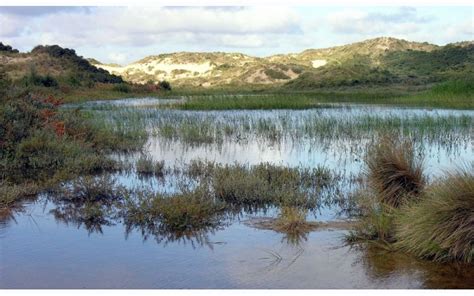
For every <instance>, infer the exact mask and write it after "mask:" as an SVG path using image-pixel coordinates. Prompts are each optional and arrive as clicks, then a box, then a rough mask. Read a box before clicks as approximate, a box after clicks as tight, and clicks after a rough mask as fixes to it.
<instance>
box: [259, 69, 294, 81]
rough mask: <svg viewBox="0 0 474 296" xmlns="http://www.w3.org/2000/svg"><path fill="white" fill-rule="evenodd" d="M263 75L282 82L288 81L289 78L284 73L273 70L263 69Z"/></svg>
mask: <svg viewBox="0 0 474 296" xmlns="http://www.w3.org/2000/svg"><path fill="white" fill-rule="evenodd" d="M264 73H265V75H267V76H268V77H270V78H272V79H282V80H287V79H290V77H289V76H288V75H286V74H285V73H283V72H280V71H277V70H274V69H265V71H264Z"/></svg>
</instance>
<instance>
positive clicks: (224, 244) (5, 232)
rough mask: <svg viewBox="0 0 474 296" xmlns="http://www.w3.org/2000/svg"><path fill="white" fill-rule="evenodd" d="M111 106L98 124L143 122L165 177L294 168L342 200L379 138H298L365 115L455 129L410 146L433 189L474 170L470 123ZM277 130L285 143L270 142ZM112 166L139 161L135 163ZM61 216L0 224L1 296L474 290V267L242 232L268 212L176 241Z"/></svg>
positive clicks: (352, 110) (167, 186)
mask: <svg viewBox="0 0 474 296" xmlns="http://www.w3.org/2000/svg"><path fill="white" fill-rule="evenodd" d="M151 103H153V102H151ZM98 104H104V105H105V106H106V107H107V106H108V105H107V103H98ZM113 104H114V108H113V109H111V110H109V111H107V108H105V109H104V108H99V109H100V110H99V111H98V112H111V113H114V114H113V117H114V118H115V119H114V120H120V118H121V117H120V116H124V117H123V118H122V120H123V121H124V122H127V120H129V118H130V114H131V113H130V112H138V113H133V114H134V115H133V116H134V117H136V116H137V114H138V117H139V118H141V120H142V121H143V122H144V123H146V126H145V125H144V126H145V127H146V129H147V130H148V131H149V132H150V133H151V134H152V136H150V138H149V140H148V142H147V144H146V146H145V150H146V151H147V152H148V153H149V154H150V155H151V156H152V157H153V158H155V159H156V160H165V164H166V166H167V168H168V169H171V168H172V167H174V166H178V167H183V166H185V165H186V164H188V163H189V162H190V161H192V160H195V159H204V160H212V161H216V162H220V163H234V162H239V163H246V164H258V163H261V162H270V163H275V164H281V165H286V166H291V167H296V166H300V167H315V166H318V165H324V166H326V167H328V168H330V169H331V170H332V171H333V172H334V173H337V174H339V175H341V176H343V178H342V179H343V181H344V180H345V181H347V182H346V183H344V182H343V183H344V184H346V185H344V186H343V188H344V190H345V191H349V190H352V187H351V186H347V184H350V183H351V182H349V181H348V180H349V179H351V178H353V177H355V176H358V175H359V173H360V171H361V169H362V168H363V162H362V157H363V151H364V150H365V147H366V145H367V144H369V143H370V142H371V141H373V134H374V133H376V132H377V130H376V129H374V128H373V127H370V128H368V129H367V130H363V129H362V128H360V127H359V130H357V131H350V132H349V131H348V130H347V129H348V128H350V124H346V125H341V126H335V127H334V129H336V128H342V127H343V128H344V130H338V131H337V132H334V133H333V131H331V130H328V131H327V134H318V133H319V132H318V131H311V130H310V131H306V132H298V131H301V130H302V129H303V128H308V126H309V125H307V123H308V122H313V123H314V122H316V121H314V120H318V121H317V124H319V122H323V120H330V119H332V118H340V119H341V120H343V119H344V120H347V121H348V122H349V121H351V120H353V121H354V122H356V121H357V120H358V118H359V119H360V118H366V116H367V115H370V116H374V117H380V118H392V119H393V118H402V119H403V120H406V119H407V118H411V117H413V116H422V117H423V118H428V117H429V118H430V120H431V119H433V118H451V119H450V120H451V121H449V122H451V123H449V124H446V125H445V126H429V125H427V126H425V127H424V128H418V129H417V130H416V133H415V132H414V133H408V134H407V135H408V136H410V137H412V138H413V139H414V141H415V142H416V143H417V145H418V146H417V147H418V148H419V149H422V151H423V154H424V155H425V162H426V168H427V171H428V172H429V175H430V177H431V178H436V177H437V176H438V175H440V174H441V173H442V171H443V170H446V169H451V168H454V167H456V166H458V165H461V164H463V163H469V162H472V161H473V159H474V158H473V156H474V151H473V145H472V141H473V139H472V132H473V130H472V120H474V112H473V111H451V110H436V111H430V110H424V109H401V108H387V107H354V106H352V107H344V108H328V109H317V110H305V111H289V110H279V111H219V112H217V111H212V112H195V111H193V112H188V111H176V110H161V109H154V108H142V107H143V106H145V105H146V106H148V105H150V102H149V101H143V102H142V101H140V100H129V101H127V102H126V103H121V102H118V103H117V102H113ZM122 105H127V106H139V107H140V109H139V111H127V112H129V113H126V112H123V111H121V110H120V109H117V106H122ZM127 108H128V107H127ZM104 114H105V113H104ZM427 116H428V117H427ZM462 116H464V117H466V116H467V118H468V121H467V126H466V125H465V123H466V121H464V125H463V124H460V125H459V126H457V125H456V122H457V121H456V120H452V118H458V117H462ZM127 118H128V119H127ZM261 119H263V120H267V123H271V124H273V125H274V126H270V128H269V129H267V127H268V126H266V128H265V130H264V132H263V133H262V134H261V135H259V129H258V126H257V125H256V123H257V122H259V121H260V120H261ZM469 119H470V120H469ZM167 120H174V121H173V124H174V125H175V126H180V124H183V122H191V123H197V122H200V123H203V122H204V123H205V124H208V125H209V126H210V127H212V128H213V130H212V135H213V138H212V140H211V141H207V142H200V141H193V142H190V141H188V140H187V138H183V137H180V136H177V137H173V138H166V137H164V136H163V135H161V134H160V133H159V132H157V131H158V130H159V128H160V125H162V124H163V122H166V121H167ZM312 120H313V121H312ZM364 120H365V119H364ZM371 120H372V119H371ZM243 122H248V123H249V126H250V128H249V129H248V130H243V129H242V126H243ZM364 122H365V121H364ZM417 122H418V121H417ZM223 123H227V124H234V125H238V126H236V127H235V130H236V131H237V133H234V134H230V135H228V136H222V135H220V134H218V133H216V132H215V131H216V130H217V129H216V127H219V126H221V125H222V124H223ZM275 126H276V129H277V130H276V132H277V133H279V134H280V137H277V138H273V137H268V131H269V130H272V129H274V128H275ZM312 126H315V125H314V124H313V125H312ZM318 126H320V125H318ZM410 128H411V127H410ZM397 129H400V127H397ZM117 157H120V158H125V159H134V158H136V157H137V155H127V156H123V155H121V156H117ZM114 177H115V178H117V180H118V182H119V183H120V184H123V185H126V186H127V187H152V188H154V189H155V190H166V191H175V190H177V189H176V188H175V185H176V184H175V183H176V181H175V180H176V179H175V177H173V175H172V174H170V175H168V176H166V177H165V179H164V180H162V181H159V180H157V179H154V178H153V179H148V180H144V179H141V178H138V176H137V175H135V174H133V173H132V174H125V173H121V174H115V175H114ZM60 206H61V205H58V204H55V203H54V202H51V201H50V200H49V199H48V198H47V196H40V197H39V198H38V199H37V200H36V201H33V202H30V203H26V204H25V205H24V207H23V209H20V210H17V211H14V212H13V213H12V214H10V215H4V216H1V217H0V244H1V245H0V250H1V252H0V263H1V264H0V287H1V288H83V287H84V288H474V283H473V281H472V279H473V278H474V268H473V267H472V265H471V266H462V265H455V264H436V263H431V262H426V261H421V260H417V259H415V258H412V257H410V256H408V255H405V254H399V253H393V252H387V251H384V250H381V249H377V248H375V247H374V246H365V247H361V248H355V247H350V246H347V245H345V243H344V235H345V234H346V233H347V230H341V229H324V230H318V231H314V232H310V233H308V234H307V235H306V236H302V237H299V238H296V239H295V238H290V237H286V236H285V235H284V234H281V233H277V232H274V231H272V230H262V229H256V228H252V227H250V226H248V224H247V223H245V221H246V220H248V219H252V218H254V217H255V216H274V215H275V214H276V213H277V212H278V211H277V210H272V209H270V210H268V211H267V212H263V211H262V212H258V213H252V214H250V213H246V212H245V211H244V212H242V213H241V214H240V215H236V216H233V217H231V218H229V219H228V220H226V222H225V223H224V224H222V225H221V226H219V227H216V228H214V229H208V230H207V231H203V232H200V233H194V234H189V235H177V234H173V233H157V232H153V231H150V230H149V229H141V228H139V227H132V228H127V227H126V226H125V225H124V223H123V221H122V219H121V218H120V217H113V215H111V216H110V217H109V218H110V219H108V220H107V221H101V222H99V223H98V225H92V226H91V225H86V224H84V223H82V222H80V221H78V220H76V219H74V218H75V217H74V214H73V212H72V214H71V215H69V216H68V217H66V218H63V219H59V218H57V216H55V215H54V210H55V209H58V208H59V207H60ZM339 211H340V207H339V205H337V204H335V205H329V206H324V207H322V208H320V210H319V211H318V212H317V213H316V215H315V214H314V213H311V214H310V216H311V219H315V220H317V221H333V220H335V219H340V218H341V216H340V215H338V212H339ZM343 218H344V217H343Z"/></svg>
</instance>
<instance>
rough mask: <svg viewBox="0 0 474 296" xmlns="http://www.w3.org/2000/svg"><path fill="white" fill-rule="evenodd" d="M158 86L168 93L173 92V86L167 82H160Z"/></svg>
mask: <svg viewBox="0 0 474 296" xmlns="http://www.w3.org/2000/svg"><path fill="white" fill-rule="evenodd" d="M158 86H159V87H160V89H164V90H168V91H169V90H171V84H170V83H169V82H168V81H166V80H163V81H160V82H158Z"/></svg>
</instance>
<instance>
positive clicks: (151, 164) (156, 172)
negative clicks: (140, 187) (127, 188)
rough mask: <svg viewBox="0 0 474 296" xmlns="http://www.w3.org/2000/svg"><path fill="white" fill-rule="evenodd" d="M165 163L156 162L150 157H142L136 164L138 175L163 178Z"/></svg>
mask: <svg viewBox="0 0 474 296" xmlns="http://www.w3.org/2000/svg"><path fill="white" fill-rule="evenodd" d="M164 169H165V162H164V160H163V161H154V160H153V159H152V158H151V157H150V156H146V155H141V156H140V158H139V159H138V160H137V163H136V170H137V173H138V174H140V175H146V176H152V175H153V176H163V175H164Z"/></svg>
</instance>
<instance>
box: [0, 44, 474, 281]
mask: <svg viewBox="0 0 474 296" xmlns="http://www.w3.org/2000/svg"><path fill="white" fill-rule="evenodd" d="M12 54H17V53H12ZM34 54H37V55H40V56H43V57H45V56H46V55H48V56H53V57H54V56H56V55H59V56H61V57H59V58H60V59H64V61H63V62H64V63H70V65H73V68H74V69H75V71H86V72H87V71H89V72H90V73H89V74H90V75H85V76H80V77H79V76H78V77H79V78H80V79H79V81H75V80H74V79H73V80H71V79H65V78H64V79H63V78H58V77H53V76H50V75H47V74H45V75H43V74H38V72H36V70H34V69H32V71H31V72H27V74H26V75H25V76H24V77H23V76H22V77H23V78H21V79H19V80H16V81H12V80H11V79H9V78H8V77H6V75H4V74H5V72H1V71H0V84H1V86H2V87H1V88H0V92H1V93H0V95H1V96H2V98H1V102H0V148H1V152H0V235H5V237H6V238H7V239H6V240H5V241H7V240H8V239H10V238H11V237H13V238H14V239H12V240H11V241H9V243H11V244H9V246H3V245H2V248H4V249H5V254H6V256H5V257H6V258H5V266H6V267H5V268H6V269H9V271H10V272H11V273H8V274H7V275H6V276H5V282H2V286H8V285H9V284H8V283H7V281H8V279H10V280H12V279H14V278H16V277H15V274H14V273H15V272H20V270H19V269H18V268H17V267H16V265H17V264H16V262H14V261H13V259H10V258H14V259H15V258H16V259H18V256H17V255H15V254H16V253H15V252H16V249H22V248H23V247H25V246H32V247H33V248H34V249H35V250H36V245H35V244H38V246H37V247H38V249H37V252H39V253H41V254H42V256H38V258H39V259H35V260H37V261H35V260H33V259H32V258H31V257H29V255H24V256H25V260H26V259H27V258H30V259H31V260H30V263H28V262H23V263H24V264H25V266H30V267H32V270H37V269H35V266H33V265H34V264H36V263H37V264H38V266H41V267H42V268H45V266H46V265H48V264H49V262H48V260H51V256H50V254H49V253H48V252H49V251H48V250H49V246H50V242H51V241H53V242H54V245H56V246H58V245H61V246H62V247H61V248H62V249H61V250H62V251H63V252H64V253H66V254H69V253H68V252H75V253H76V254H78V256H77V257H74V256H73V257H74V258H63V257H60V259H58V260H59V261H61V262H64V260H70V261H72V262H75V260H76V259H77V260H83V261H84V262H85V261H88V260H89V258H90V259H91V260H92V259H93V260H96V259H98V258H100V256H99V255H97V253H94V252H99V253H100V254H102V255H104V254H108V253H111V252H109V251H105V252H101V250H102V251H103V250H110V249H111V248H114V250H117V254H120V256H121V259H123V260H128V259H127V258H131V257H133V256H130V254H132V253H133V254H135V252H137V253H138V255H137V258H134V260H137V262H141V264H143V266H147V267H148V268H150V270H152V269H153V268H156V266H150V265H149V263H150V262H151V263H153V264H154V265H160V266H161V264H163V265H164V267H163V268H164V270H165V271H166V272H170V274H168V275H166V276H165V275H163V276H164V277H165V278H167V279H168V280H165V281H164V284H163V286H166V287H170V286H173V285H174V286H177V287H183V286H182V280H181V279H180V277H179V274H180V272H182V270H177V269H175V268H174V267H173V266H174V265H175V264H176V265H177V266H179V268H181V269H186V268H187V269H186V270H190V272H192V273H193V274H194V275H196V277H197V278H199V281H200V282H201V281H203V282H206V280H208V279H209V278H208V277H206V276H203V275H202V274H201V273H200V271H199V270H197V269H193V268H190V267H189V265H191V263H192V264H195V265H196V266H202V265H213V264H210V263H209V262H214V263H215V265H213V266H211V267H209V268H215V270H214V272H215V274H216V280H218V281H221V282H222V283H224V284H223V286H227V285H229V286H232V284H234V285H236V286H238V287H241V285H240V284H241V283H253V284H255V285H253V286H252V285H251V286H252V287H254V286H259V285H261V286H265V284H262V283H259V284H258V285H257V284H256V282H255V281H256V280H262V281H264V280H263V279H264V278H265V276H268V277H269V278H270V279H271V280H273V283H274V284H275V285H276V286H278V283H279V281H283V282H284V279H282V278H281V277H278V276H275V275H267V274H265V273H261V272H257V273H258V275H257V276H255V277H254V278H248V277H247V275H241V274H239V277H240V280H241V281H242V282H241V283H237V284H236V283H231V284H229V279H228V278H226V274H227V273H228V272H234V271H235V269H236V268H235V266H236V264H237V263H238V264H243V265H245V266H246V268H247V269H248V270H258V268H261V267H262V265H265V264H267V263H268V265H267V266H265V268H264V269H265V270H278V268H280V267H281V266H282V265H284V264H287V267H286V268H288V269H290V268H296V267H297V269H292V270H293V271H295V272H296V273H297V274H298V275H299V277H301V278H304V274H301V272H303V271H307V270H308V268H314V266H311V267H309V266H307V265H305V262H306V261H311V260H313V261H315V262H319V263H320V264H321V266H332V264H331V263H334V262H335V261H331V260H341V262H342V261H344V262H346V261H347V262H348V263H347V264H349V265H350V266H345V271H344V272H346V271H347V272H349V273H350V274H347V275H346V276H347V277H352V276H354V275H353V274H357V275H359V276H361V275H365V276H366V277H365V276H361V277H363V278H362V279H360V278H358V279H357V280H361V281H362V282H363V283H364V284H365V287H369V286H370V287H371V286H374V287H385V286H387V281H386V280H385V278H386V277H387V273H388V274H389V275H388V277H389V278H390V279H395V280H399V281H400V282H402V283H403V286H407V287H412V286H416V287H424V286H429V287H433V286H436V285H439V286H441V287H449V286H450V285H451V286H453V287H471V288H472V286H469V285H470V284H469V281H467V280H466V278H470V277H471V275H472V274H473V269H472V262H473V261H472V259H473V255H474V251H473V241H474V232H473V229H474V225H473V224H472V222H473V217H474V212H473V209H474V205H473V200H474V199H473V193H474V188H473V175H472V171H473V170H472V169H473V165H474V163H473V162H472V159H473V150H472V135H473V126H474V113H473V112H474V111H473V108H474V105H473V102H474V101H473V99H472V94H473V92H474V90H473V88H472V84H471V83H470V82H469V81H467V82H466V81H465V80H463V79H452V80H448V81H445V82H443V83H434V84H433V85H429V87H419V86H413V88H411V87H410V88H409V87H407V86H401V87H395V86H392V87H385V86H383V85H378V86H377V87H374V88H366V87H365V86H360V87H356V88H346V86H344V85H342V86H341V87H334V88H327V89H320V90H319V89H317V90H314V89H313V90H311V89H301V91H295V90H290V89H288V87H282V88H281V89H277V90H275V88H272V89H270V88H263V87H262V88H255V89H247V90H245V91H240V90H241V89H239V92H238V93H237V92H235V90H233V89H225V90H219V89H217V90H216V89H214V90H202V89H201V90H198V89H194V90H192V91H187V90H186V89H183V88H181V89H179V88H177V89H176V88H174V87H173V88H171V86H170V85H169V84H166V83H164V82H163V84H162V85H155V84H153V83H148V84H145V85H141V86H139V85H134V84H131V83H126V82H123V81H121V80H117V79H118V78H117V77H114V76H109V74H107V73H105V72H103V71H98V70H94V69H93V68H89V67H88V66H87V65H86V64H84V61H83V60H81V59H77V57H76V56H75V54H74V52H70V51H64V52H63V51H62V50H61V49H60V48H59V49H58V48H56V47H52V48H49V47H47V48H39V49H37V50H36V51H35V53H34ZM71 67H72V66H71ZM84 67H85V68H84ZM10 70H11V69H10ZM33 70H34V71H33ZM2 73H3V74H2ZM22 73H23V72H22ZM28 73H29V74H28ZM73 73H75V72H73ZM269 73H272V75H278V74H275V73H273V72H269ZM376 74H377V73H376ZM378 74H380V73H378ZM378 74H377V75H378ZM278 77H282V76H278ZM303 78H304V77H303ZM303 78H302V79H303ZM299 82H300V83H302V81H301V79H300V81H299ZM303 82H304V81H303ZM77 83H78V85H76V86H74V84H77ZM89 84H90V85H89ZM89 86H90V87H89ZM165 89H166V91H165ZM171 89H173V90H172V91H171ZM96 94H97V95H96ZM157 94H158V95H159V96H160V99H155V98H143V99H140V98H139V97H142V96H148V95H153V96H156V95H157ZM60 97H64V99H59V98H60ZM121 97H124V98H128V99H125V100H107V101H91V100H92V99H94V98H103V99H112V98H121ZM86 101H87V102H86ZM89 101H91V102H89ZM72 102H73V103H72ZM459 166H464V169H457V168H458V167H459ZM51 217H53V218H54V219H50V218H51ZM25 221H26V222H25ZM32 224H34V225H37V226H38V228H41V229H44V231H45V233H46V234H45V236H44V239H45V241H47V242H42V239H43V237H42V236H41V235H38V234H37V233H36V232H35V231H36V230H34V229H33V230H32V229H30V228H28V227H27V226H25V225H32ZM71 226H72V227H71ZM25 227H26V228H25ZM35 227H36V226H35ZM12 229H22V230H23V231H19V232H15V233H13V231H12ZM330 230H331V231H330ZM9 231H10V232H9ZM5 233H7V234H5ZM12 233H13V234H12ZM83 234H86V235H84V236H83ZM30 235H31V237H30ZM72 237H74V242H76V243H77V245H71V244H70V245H68V246H67V247H65V246H64V245H62V244H63V241H66V242H70V241H71V239H72ZM2 239H3V237H2ZM149 240H151V241H153V242H152V243H150V242H148V241H149ZM31 241H33V245H29V243H26V242H31ZM91 241H93V242H94V243H93V244H91V245H93V246H94V247H95V246H96V245H97V246H100V248H98V249H89V248H88V247H87V246H89V242H91ZM187 244H191V246H192V248H191V249H190V248H189V247H188V246H187ZM5 245H6V244H5ZM156 245H159V246H167V249H166V250H164V251H162V252H157V249H156ZM329 245H330V246H331V248H329V247H328V246H329ZM255 246H258V247H255ZM275 246H276V247H275ZM313 247H316V248H319V249H317V250H312V248H313ZM67 248H70V249H67ZM101 248H102V249H101ZM277 248H279V249H278V250H277ZM338 248H339V249H341V250H342V251H338V250H339V249H338ZM97 250H99V251H97ZM282 250H286V251H285V252H289V254H286V255H287V257H285V256H286V255H285V254H282V253H283V251H282ZM306 250H308V252H312V253H309V254H305V252H306ZM311 250H312V251H311ZM361 250H362V251H361ZM213 252H216V253H213ZM220 252H222V253H220ZM291 252H293V253H291ZM322 252H326V253H328V254H329V255H328V256H325V257H328V258H329V259H328V261H327V262H326V261H324V262H322V261H318V260H321V259H318V258H321V253H322ZM33 253H34V252H33ZM380 253H384V254H385V257H384V259H383V260H388V262H391V263H383V264H382V263H381V262H380V260H381V259H380V258H379V259H376V260H374V259H373V258H374V257H376V258H378V257H377V256H379V255H380ZM150 254H153V256H157V257H156V258H158V259H156V258H154V257H152V255H150ZM214 254H216V255H214ZM347 254H349V255H347ZM9 255H11V256H9ZM58 256H61V255H58ZM110 256H112V255H110ZM214 256H215V257H214ZM305 256H308V257H306V259H308V260H299V259H298V258H300V257H301V258H305ZM332 256H333V257H332ZM346 257H347V258H346ZM359 257H362V258H359ZM48 258H49V259H48ZM84 258H86V259H84ZM166 258H174V259H173V260H172V261H169V262H168V261H167V260H168V259H166ZM249 258H250V259H249ZM387 258H389V259H387ZM407 258H410V259H407ZM43 259H44V260H43ZM109 259H110V258H109ZM155 259H156V260H155ZM18 260H20V259H18ZM298 260H299V261H298ZM390 260H393V262H392V261H390ZM410 260H412V261H410ZM59 261H58V262H59ZM99 261H100V260H98V262H99ZM409 261H410V262H409ZM111 262H122V261H121V260H117V258H113V260H109V261H107V264H109V266H108V268H113V267H111V266H110V264H111ZM167 262H168V263H167ZM361 262H362V263H361ZM413 262H416V263H413ZM438 262H443V264H445V266H443V268H440V265H437V264H438ZM76 263H77V262H76ZM89 263H91V262H89ZM156 263H158V264H156ZM2 264H3V263H2ZM29 264H32V265H29ZM52 264H53V265H54V262H53V263H52ZM91 264H92V263H91ZM95 264H97V263H95ZM117 264H119V263H117ZM128 264H129V265H130V266H132V268H131V269H132V270H135V271H136V270H142V269H141V268H142V267H141V266H140V267H137V266H134V263H133V262H132V263H128ZM351 264H352V265H351ZM386 264H389V265H390V266H387V265H386ZM397 264H400V265H397ZM79 265H81V264H79V263H78V266H79ZM335 265H337V264H335ZM81 266H82V265H81ZM229 266H231V267H230V270H231V271H229V270H228V269H229ZM58 268H59V267H58ZM96 268H98V269H100V268H99V267H98V266H96ZM127 268H128V266H127ZM127 268H124V270H127ZM328 268H329V267H328ZM6 269H5V270H6ZM153 270H154V269H153ZM387 270H389V271H388V272H387ZM393 270H396V271H397V272H391V271H393ZM440 270H442V271H443V272H444V271H446V270H448V271H449V274H450V276H448V277H447V279H445V281H439V280H438V281H433V280H432V279H433V277H434V278H437V277H439V276H440V272H441V271H440ZM336 271H337V270H336ZM339 271H340V270H339ZM454 271H455V272H454ZM157 272H159V271H157ZM246 272H247V271H246ZM246 272H245V273H246ZM138 273H140V272H138ZM262 274H265V275H264V276H262ZM276 274H278V273H276ZM280 274H281V273H280ZM400 274H401V275H402V276H400ZM405 274H407V275H408V276H407V277H409V276H410V275H417V276H414V277H413V278H410V279H406V278H405V277H403V276H404V275H405ZM420 274H421V276H420ZM96 275H97V274H96ZM42 277H44V278H45V279H46V280H45V282H48V283H51V281H52V278H48V275H42ZM351 279H353V278H351ZM0 280H1V279H0ZM147 280H149V281H147V285H150V286H156V285H160V284H156V283H155V282H153V281H154V279H152V278H148V279H147ZM87 281H89V283H93V282H94V280H93V279H87ZM330 281H331V279H325V282H321V283H319V284H321V285H322V286H324V285H325V284H327V283H328V282H330ZM152 282H153V284H151V283H152ZM264 282H265V283H266V280H265V281H264ZM297 282H298V281H295V282H294V283H297ZM343 282H344V281H343ZM434 282H436V283H434ZM114 283H116V282H114ZM135 283H140V280H137V279H135ZM286 283H287V282H286ZM304 283H305V286H308V287H311V286H313V284H314V283H313V281H312V280H307V281H305V282H304ZM287 284H288V283H287ZM344 284H346V285H348V286H350V285H351V283H350V281H345V282H344ZM12 285H15V284H12ZM16 286H21V284H19V283H16ZM99 286H100V285H99ZM189 286H193V287H194V286H199V285H198V284H196V282H192V283H189ZM290 286H291V285H290ZM100 287H102V286H100ZM140 287H143V286H140ZM286 287H288V285H287V286H286Z"/></svg>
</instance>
